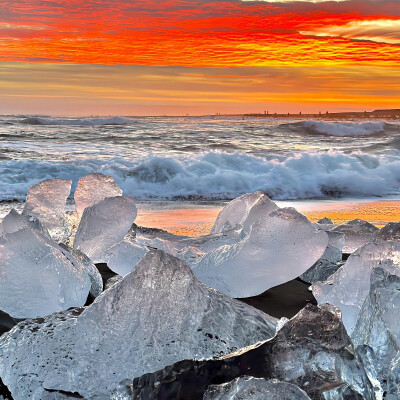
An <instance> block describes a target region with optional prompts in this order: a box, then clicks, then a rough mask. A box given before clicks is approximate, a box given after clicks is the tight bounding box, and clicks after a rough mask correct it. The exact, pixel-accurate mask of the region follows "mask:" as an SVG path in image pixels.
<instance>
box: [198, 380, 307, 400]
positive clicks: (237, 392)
mask: <svg viewBox="0 0 400 400" xmlns="http://www.w3.org/2000/svg"><path fill="white" fill-rule="evenodd" d="M203 399H204V400H277V399H279V400H310V398H309V397H308V396H307V394H306V392H304V391H303V390H301V389H300V388H299V387H297V386H295V385H293V384H291V383H287V382H280V381H277V380H266V379H262V378H253V377H249V376H242V377H240V378H236V379H235V380H233V381H231V382H229V383H224V384H222V385H210V386H209V387H208V389H207V391H206V393H204V397H203Z"/></svg>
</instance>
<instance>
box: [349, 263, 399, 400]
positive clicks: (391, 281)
mask: <svg viewBox="0 0 400 400" xmlns="http://www.w3.org/2000/svg"><path fill="white" fill-rule="evenodd" d="M387 267H389V268H388V269H389V270H390V269H392V267H393V265H392V264H390V265H387V263H383V264H381V265H380V266H379V267H376V268H375V269H374V270H373V271H372V274H371V281H370V290H369V294H368V296H367V298H366V300H365V302H364V304H363V307H362V308H361V311H360V314H359V317H358V320H357V324H356V326H355V329H354V332H353V334H352V341H353V343H354V345H355V346H360V347H359V348H362V349H363V351H362V355H363V358H367V359H370V360H371V361H372V362H365V363H364V364H365V365H366V366H367V368H368V369H372V371H370V374H371V375H374V376H376V378H377V379H378V380H379V382H380V385H381V387H382V388H383V389H384V390H385V391H386V392H389V393H391V394H396V397H395V398H396V399H397V398H399V396H400V390H399V389H400V386H399V383H400V380H399V379H398V378H397V379H396V381H397V384H395V385H393V382H392V384H389V385H388V384H387V382H388V381H390V379H391V376H390V371H391V369H392V366H393V364H394V363H396V357H397V354H399V351H400V321H399V315H398V314H399V309H400V269H398V270H397V271H396V272H397V274H396V275H393V274H392V273H390V272H388V271H387V270H386V268H387ZM367 349H368V350H367ZM394 388H395V390H393V389H394Z"/></svg>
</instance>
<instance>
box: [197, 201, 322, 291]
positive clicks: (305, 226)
mask: <svg viewBox="0 0 400 400" xmlns="http://www.w3.org/2000/svg"><path fill="white" fill-rule="evenodd" d="M327 244H328V236H327V234H326V233H325V232H323V231H321V230H318V229H317V228H316V227H315V226H314V225H313V224H311V223H310V221H308V219H307V218H306V217H305V216H304V215H301V214H300V213H298V212H297V211H296V210H295V209H293V208H282V209H278V210H275V211H272V212H271V213H269V214H268V215H267V216H265V217H264V218H262V219H259V220H258V221H257V222H255V223H254V224H253V225H252V227H251V230H250V232H249V234H247V235H246V236H245V237H244V239H242V240H241V241H240V242H239V243H237V244H233V245H231V246H222V247H219V248H217V249H215V250H213V251H211V252H209V253H208V254H206V255H205V256H204V257H203V258H202V259H201V260H200V262H199V263H198V264H197V265H196V266H195V267H194V269H193V270H194V273H195V274H196V276H197V277H198V278H199V279H200V280H201V281H202V282H203V283H205V284H206V285H208V286H210V287H213V288H215V289H217V290H219V291H220V292H222V293H225V294H227V295H228V296H231V297H250V296H256V295H258V294H260V293H263V292H264V291H266V290H268V289H269V288H271V287H273V286H277V285H280V284H282V283H285V282H287V281H290V280H292V279H294V278H297V277H298V276H299V275H301V274H302V273H303V272H305V271H306V270H308V269H309V268H310V267H311V266H312V265H314V263H315V262H316V261H318V260H319V259H320V258H321V256H322V255H323V253H324V252H325V249H326V247H327Z"/></svg>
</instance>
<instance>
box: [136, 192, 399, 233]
mask: <svg viewBox="0 0 400 400" xmlns="http://www.w3.org/2000/svg"><path fill="white" fill-rule="evenodd" d="M226 203H227V202H223V201H221V202H212V203H206V202H205V203H199V202H164V203H162V202H148V203H139V204H138V209H139V212H138V217H137V220H136V223H137V224H138V225H141V226H146V227H149V228H160V229H164V230H166V231H168V232H171V233H174V234H177V235H187V236H199V235H205V234H207V233H209V232H210V230H211V227H212V226H213V224H214V221H215V219H216V218H217V216H218V213H219V212H220V211H221V210H222V208H223V206H224V205H225V204H226ZM276 203H277V204H278V206H279V207H294V208H296V209H297V210H298V211H299V212H301V213H302V214H304V215H306V216H307V217H308V218H309V219H310V221H312V222H317V221H318V220H319V219H321V218H324V217H328V218H331V219H332V220H333V222H334V223H336V224H343V223H346V222H348V221H351V220H352V219H356V218H360V219H364V220H366V221H368V222H370V223H372V224H374V225H376V226H378V227H379V228H381V227H382V226H384V225H386V224H387V223H388V222H397V221H400V200H399V199H384V200H377V199H366V200H365V199H349V200H347V199H346V200H345V199H338V200H308V201H302V200H298V201H277V202H276Z"/></svg>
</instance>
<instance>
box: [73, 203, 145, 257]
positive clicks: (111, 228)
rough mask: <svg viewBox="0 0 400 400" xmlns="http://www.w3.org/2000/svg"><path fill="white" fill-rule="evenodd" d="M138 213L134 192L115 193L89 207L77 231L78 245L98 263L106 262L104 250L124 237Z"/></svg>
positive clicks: (75, 245) (76, 243)
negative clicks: (120, 194) (131, 194)
mask: <svg viewBox="0 0 400 400" xmlns="http://www.w3.org/2000/svg"><path fill="white" fill-rule="evenodd" d="M136 215H137V208H136V205H135V202H134V200H133V198H132V197H130V196H117V197H111V198H108V199H105V200H103V201H101V202H100V203H97V204H95V205H93V206H90V207H87V208H86V209H85V211H84V212H83V215H82V218H81V221H80V223H79V226H78V230H77V231H76V235H75V240H74V248H76V249H78V250H80V251H82V252H83V253H85V254H86V255H87V256H88V257H89V258H90V259H91V260H92V262H94V263H100V262H104V261H105V260H104V257H103V256H104V254H103V253H104V252H105V251H106V250H108V249H109V248H110V247H112V246H114V245H115V244H117V243H119V242H121V241H122V240H123V239H124V237H125V235H126V234H127V233H128V232H129V230H130V228H131V227H132V224H133V222H134V221H135V218H136Z"/></svg>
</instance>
